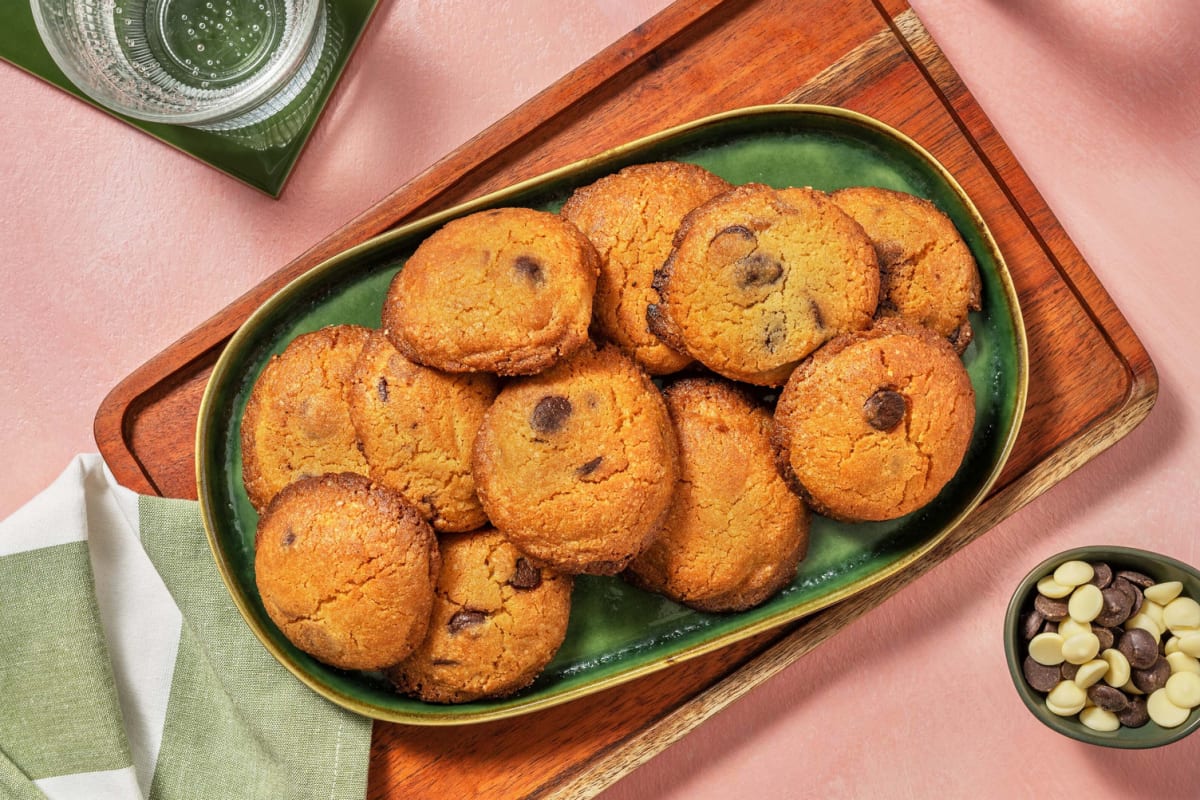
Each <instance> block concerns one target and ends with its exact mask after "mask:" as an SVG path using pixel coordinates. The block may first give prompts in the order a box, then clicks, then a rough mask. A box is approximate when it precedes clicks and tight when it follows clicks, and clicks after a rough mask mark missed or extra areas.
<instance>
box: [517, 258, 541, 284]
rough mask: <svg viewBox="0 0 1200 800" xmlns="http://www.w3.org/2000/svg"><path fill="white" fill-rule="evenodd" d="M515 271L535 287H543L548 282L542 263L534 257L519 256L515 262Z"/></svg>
mask: <svg viewBox="0 0 1200 800" xmlns="http://www.w3.org/2000/svg"><path fill="white" fill-rule="evenodd" d="M513 269H515V270H516V271H517V273H518V274H520V275H521V277H523V278H525V279H527V280H528V281H529V282H531V283H532V284H534V285H535V286H541V285H542V284H544V283H545V282H546V273H545V271H544V270H543V269H542V263H541V262H540V261H538V260H537V259H536V258H534V257H533V256H517V258H516V260H515V261H513Z"/></svg>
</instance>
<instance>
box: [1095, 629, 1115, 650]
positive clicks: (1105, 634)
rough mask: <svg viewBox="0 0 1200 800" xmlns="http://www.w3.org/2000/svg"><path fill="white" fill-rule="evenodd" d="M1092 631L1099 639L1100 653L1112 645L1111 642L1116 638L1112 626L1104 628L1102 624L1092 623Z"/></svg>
mask: <svg viewBox="0 0 1200 800" xmlns="http://www.w3.org/2000/svg"><path fill="white" fill-rule="evenodd" d="M1092 633H1093V634H1095V636H1096V638H1097V639H1099V640H1100V652H1101V653H1103V652H1104V651H1105V650H1107V649H1108V648H1110V647H1112V646H1113V642H1115V641H1116V640H1117V637H1116V634H1114V633H1113V630H1112V628H1105V627H1104V626H1103V625H1093V626H1092Z"/></svg>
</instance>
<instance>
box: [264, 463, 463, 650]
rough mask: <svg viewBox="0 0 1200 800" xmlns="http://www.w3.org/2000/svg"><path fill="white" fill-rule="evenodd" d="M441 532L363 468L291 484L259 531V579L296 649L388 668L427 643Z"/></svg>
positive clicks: (266, 599) (271, 613)
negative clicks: (363, 472) (364, 473)
mask: <svg viewBox="0 0 1200 800" xmlns="http://www.w3.org/2000/svg"><path fill="white" fill-rule="evenodd" d="M438 566H439V559H438V549H437V541H436V539H435V537H434V533H433V529H432V528H430V527H429V524H428V523H426V522H425V520H423V519H422V518H421V516H420V514H418V513H417V510H416V509H415V508H413V507H412V506H411V505H409V504H408V503H407V502H405V500H404V499H403V498H402V497H400V495H399V494H397V493H396V492H393V491H392V490H390V489H386V488H384V487H382V486H380V485H378V484H375V483H372V482H371V481H370V480H368V479H367V478H365V477H363V476H361V475H357V474H354V473H340V474H336V475H322V476H320V477H316V478H306V479H304V480H301V481H297V482H295V483H292V484H289V485H288V486H287V487H286V488H284V489H283V491H281V492H280V493H279V494H278V495H276V497H275V499H274V500H272V501H271V504H270V505H269V506H268V507H267V509H266V511H265V512H264V514H263V516H262V518H261V520H260V521H259V525H258V530H257V532H256V533H255V537H254V572H255V582H256V584H257V586H258V592H259V595H260V596H261V597H262V601H263V606H264V607H265V608H266V611H267V614H268V616H270V618H271V620H272V621H273V622H274V623H275V624H276V626H278V627H279V630H280V631H282V632H283V634H284V636H286V637H287V638H288V640H289V641H291V642H292V643H293V644H294V645H296V647H298V648H300V649H301V650H303V651H305V652H306V653H309V654H310V655H312V656H313V657H315V658H317V659H319V660H321V661H323V662H325V663H326V664H330V665H332V666H334V667H338V668H339V669H358V670H372V669H382V668H384V667H388V666H391V665H392V664H395V663H397V662H399V661H400V660H401V659H403V658H405V657H406V656H408V654H409V653H411V652H412V651H413V649H414V648H415V647H416V646H417V645H418V644H419V643H420V642H421V640H422V639H423V638H424V636H425V632H426V629H427V627H428V624H429V615H430V612H431V611H432V608H433V596H434V585H435V583H436V580H437V575H438Z"/></svg>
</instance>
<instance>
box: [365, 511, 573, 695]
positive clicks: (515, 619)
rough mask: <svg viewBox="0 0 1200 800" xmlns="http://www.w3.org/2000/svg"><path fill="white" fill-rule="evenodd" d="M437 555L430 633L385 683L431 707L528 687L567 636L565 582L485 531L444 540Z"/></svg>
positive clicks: (568, 606) (568, 600)
mask: <svg viewBox="0 0 1200 800" xmlns="http://www.w3.org/2000/svg"><path fill="white" fill-rule="evenodd" d="M441 557H442V568H441V572H440V574H439V576H438V582H437V590H436V600H435V601H434V605H433V614H432V616H431V619H430V624H429V632H428V634H427V635H426V637H425V639H424V641H422V643H421V644H420V646H418V647H417V649H416V650H415V651H414V652H413V654H412V655H411V656H409V657H408V658H407V659H405V660H404V661H402V662H401V663H399V664H397V665H396V666H394V667H392V668H391V669H389V670H388V672H387V675H388V678H389V679H390V680H391V681H392V683H393V684H394V685H395V686H396V688H397V690H399V691H401V692H404V693H406V694H411V695H414V696H416V697H419V698H420V699H422V700H424V701H426V702H430V703H465V702H468V701H470V700H477V699H479V698H482V697H503V696H506V695H510V694H512V693H513V692H516V691H518V690H520V689H523V688H524V687H526V686H528V685H529V684H530V683H531V682H532V681H533V679H534V678H536V677H537V675H538V674H539V673H540V672H541V671H542V669H543V668H545V666H546V664H548V663H549V662H550V659H552V658H553V657H554V654H555V653H556V652H558V648H559V646H560V645H561V644H562V642H563V638H564V637H565V636H566V633H567V622H568V618H569V616H570V612H571V583H572V581H571V578H570V577H569V576H566V575H561V574H559V573H556V572H554V571H553V570H550V569H547V568H545V567H539V566H536V565H534V564H533V562H532V561H530V559H529V558H527V557H526V556H525V555H524V554H523V553H521V552H520V551H519V550H517V548H515V547H514V546H513V545H512V544H511V543H510V542H509V541H508V540H507V539H505V538H504V537H503V536H502V535H501V534H500V533H499V532H498V531H496V530H494V529H491V528H486V529H484V530H481V531H477V532H475V533H468V534H447V535H443V536H442V538H441Z"/></svg>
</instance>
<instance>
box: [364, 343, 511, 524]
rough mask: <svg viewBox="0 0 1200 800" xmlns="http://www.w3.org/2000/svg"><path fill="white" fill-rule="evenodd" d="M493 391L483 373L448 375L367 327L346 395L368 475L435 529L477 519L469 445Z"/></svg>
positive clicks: (493, 384) (479, 507)
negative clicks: (368, 333)
mask: <svg viewBox="0 0 1200 800" xmlns="http://www.w3.org/2000/svg"><path fill="white" fill-rule="evenodd" d="M499 390H500V387H499V385H498V383H497V380H496V378H495V376H493V375H490V374H488V373H483V372H480V373H467V374H457V375H456V374H452V373H447V372H440V371H438V370H435V369H431V368H430V367H423V366H421V365H420V364H416V363H414V362H412V361H409V360H408V359H407V358H405V357H404V356H402V355H400V352H399V351H398V350H396V348H395V347H393V346H392V344H391V342H389V341H388V339H387V337H386V336H384V335H383V334H382V333H381V332H379V331H373V332H372V333H371V336H370V338H368V339H367V343H366V344H365V345H364V346H363V349H362V353H361V355H360V356H359V358H358V363H357V365H356V366H355V369H354V379H353V381H352V382H351V386H350V392H349V403H350V418H351V420H352V421H353V422H354V428H355V430H356V431H358V438H359V441H360V442H362V449H363V454H364V455H365V456H366V458H367V464H368V466H369V467H370V473H369V474H370V476H371V478H372V479H373V480H375V481H377V482H379V483H381V484H383V485H384V486H387V487H389V488H391V489H395V490H396V491H398V492H400V494H401V495H403V496H404V498H405V499H406V500H408V501H409V502H410V503H412V504H413V505H414V506H416V507H417V509H418V510H419V511H420V512H421V515H422V516H424V517H425V519H427V520H429V521H430V523H431V524H432V525H433V527H434V528H436V529H437V530H439V531H470V530H474V529H476V528H478V527H480V526H482V525H483V524H485V523H486V522H487V517H486V516H485V515H484V513H483V506H482V505H481V504H480V503H479V498H478V497H476V496H475V479H474V478H473V477H472V476H471V448H472V447H473V446H474V444H475V434H476V432H477V431H478V430H479V424H480V422H482V421H483V415H484V413H486V412H487V410H488V407H489V406H490V405H491V404H492V401H493V400H494V399H496V393H497V392H498V391H499Z"/></svg>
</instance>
